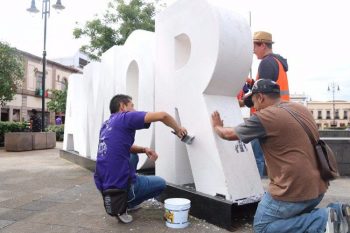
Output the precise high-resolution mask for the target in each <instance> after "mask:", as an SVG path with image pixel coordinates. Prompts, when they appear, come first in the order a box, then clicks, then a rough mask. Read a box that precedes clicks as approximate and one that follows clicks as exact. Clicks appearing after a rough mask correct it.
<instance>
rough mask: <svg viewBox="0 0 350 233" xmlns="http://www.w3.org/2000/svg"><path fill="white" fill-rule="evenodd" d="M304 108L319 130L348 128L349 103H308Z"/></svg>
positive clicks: (349, 122)
mask: <svg viewBox="0 0 350 233" xmlns="http://www.w3.org/2000/svg"><path fill="white" fill-rule="evenodd" d="M306 106H307V108H308V109H309V110H310V111H311V113H312V115H313V116H314V119H315V121H316V123H317V126H318V128H319V129H327V128H350V121H349V113H350V102H349V101H343V100H335V101H334V102H333V101H308V102H307V104H306ZM333 110H334V111H333Z"/></svg>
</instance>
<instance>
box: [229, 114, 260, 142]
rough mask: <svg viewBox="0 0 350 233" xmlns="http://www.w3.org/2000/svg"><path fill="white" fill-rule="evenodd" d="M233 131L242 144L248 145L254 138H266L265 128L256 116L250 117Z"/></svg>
mask: <svg viewBox="0 0 350 233" xmlns="http://www.w3.org/2000/svg"><path fill="white" fill-rule="evenodd" d="M234 130H235V133H236V134H237V136H238V138H239V139H240V140H241V141H242V142H244V143H248V142H250V141H252V140H253V139H255V138H259V139H262V138H264V137H265V136H266V131H265V128H264V126H263V125H262V124H261V122H260V120H259V118H258V117H257V116H256V115H253V116H251V117H250V118H248V119H247V120H246V121H245V122H244V123H242V124H240V125H237V126H236V127H234Z"/></svg>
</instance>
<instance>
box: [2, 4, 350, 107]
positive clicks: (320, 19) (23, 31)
mask: <svg viewBox="0 0 350 233" xmlns="http://www.w3.org/2000/svg"><path fill="white" fill-rule="evenodd" d="M188 1H190V0H188ZM226 1H228V2H229V4H231V6H232V9H234V10H235V11H236V12H238V13H240V14H242V15H243V16H244V17H245V18H247V20H248V18H249V17H248V16H249V12H251V28H252V32H254V31H261V30H263V31H268V32H271V33H272V36H273V40H274V41H275V44H274V45H273V51H274V53H277V54H280V55H282V56H283V57H285V58H286V59H287V60H288V64H289V71H288V79H289V89H290V93H291V94H295V93H297V94H305V95H307V96H308V97H310V98H311V99H312V100H330V101H331V100H332V98H333V97H332V91H328V90H327V89H328V86H331V85H332V84H333V83H334V84H335V85H336V86H338V85H339V88H340V90H339V91H338V90H336V91H335V99H336V100H347V101H350V58H349V57H348V56H349V54H350V42H349V39H350V30H349V29H348V26H347V24H349V22H350V14H349V10H348V7H347V5H346V0H333V1H329V0H307V1H295V0H294V1H293V0H283V1H281V0H265V1H261V0H226ZM108 2H109V0H70V1H68V0H62V4H63V5H64V6H65V7H66V9H64V10H63V11H61V12H60V13H57V12H56V10H55V9H53V8H52V9H51V15H50V17H49V19H48V21H47V22H48V25H47V46H46V51H47V58H48V59H54V58H60V57H69V56H73V55H74V54H75V53H76V52H77V51H78V49H79V48H80V46H81V45H83V44H84V43H86V40H82V39H79V40H76V39H74V38H73V34H72V32H73V29H74V28H75V27H76V22H78V23H79V25H83V24H84V23H85V22H86V21H87V20H91V19H93V17H94V15H96V14H97V15H102V13H103V12H104V11H105V9H107V3H108ZM163 2H165V3H167V5H168V7H170V6H171V5H172V4H173V2H175V0H163ZM30 3H31V0H10V1H9V0H6V1H5V0H0V4H1V8H0V41H2V42H7V43H9V44H10V45H11V46H12V47H16V48H18V49H20V50H23V51H26V52H29V53H32V54H35V55H37V56H42V51H43V32H44V20H43V19H42V18H41V13H37V14H35V15H32V14H30V13H29V12H27V11H26V9H27V8H29V7H30ZM54 3H56V0H52V1H51V4H54ZM41 5H42V0H36V6H37V8H38V9H39V10H41ZM258 64H259V61H258V60H256V59H255V56H254V59H253V76H255V73H256V69H257V66H258Z"/></svg>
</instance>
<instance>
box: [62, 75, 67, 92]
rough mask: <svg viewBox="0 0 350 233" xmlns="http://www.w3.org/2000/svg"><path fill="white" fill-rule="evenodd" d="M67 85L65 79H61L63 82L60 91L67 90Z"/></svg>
mask: <svg viewBox="0 0 350 233" xmlns="http://www.w3.org/2000/svg"><path fill="white" fill-rule="evenodd" d="M67 84H68V81H67V78H66V77H63V80H62V82H61V90H64V89H66V88H67Z"/></svg>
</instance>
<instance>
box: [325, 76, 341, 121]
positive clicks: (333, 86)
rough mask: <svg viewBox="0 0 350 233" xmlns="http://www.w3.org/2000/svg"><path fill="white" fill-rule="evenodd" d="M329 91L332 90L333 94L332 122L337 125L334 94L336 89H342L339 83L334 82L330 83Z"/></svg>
mask: <svg viewBox="0 0 350 233" xmlns="http://www.w3.org/2000/svg"><path fill="white" fill-rule="evenodd" d="M328 91H331V92H332V95H333V102H332V103H333V119H332V120H333V121H332V123H331V126H337V123H336V122H335V100H334V94H335V92H336V91H340V88H339V85H338V84H336V83H335V82H332V83H331V84H330V85H328Z"/></svg>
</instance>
